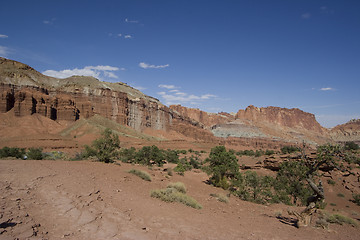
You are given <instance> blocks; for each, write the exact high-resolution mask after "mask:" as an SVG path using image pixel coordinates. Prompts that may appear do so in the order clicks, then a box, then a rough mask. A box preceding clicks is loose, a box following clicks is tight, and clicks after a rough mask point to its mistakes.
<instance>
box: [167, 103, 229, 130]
mask: <svg viewBox="0 0 360 240" xmlns="http://www.w3.org/2000/svg"><path fill="white" fill-rule="evenodd" d="M170 109H172V110H174V111H176V112H178V113H179V114H180V115H182V116H185V117H188V118H190V119H193V120H195V121H197V122H199V123H202V124H203V125H204V126H205V127H206V128H211V127H212V126H214V125H217V124H222V123H228V122H230V121H233V120H235V117H234V116H232V115H230V114H228V113H218V114H215V113H207V112H204V111H201V110H200V109H196V108H187V107H183V106H181V105H171V106H170Z"/></svg>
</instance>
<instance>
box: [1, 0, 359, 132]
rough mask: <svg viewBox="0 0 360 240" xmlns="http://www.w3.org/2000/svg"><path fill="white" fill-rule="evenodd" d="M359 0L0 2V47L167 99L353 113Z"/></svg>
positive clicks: (325, 118)
mask: <svg viewBox="0 0 360 240" xmlns="http://www.w3.org/2000/svg"><path fill="white" fill-rule="evenodd" d="M359 12H360V1H358V0H346V1H341V0H337V1H334V0H292V1H288V0H282V1H280V0H272V1H269V0H243V1H240V0H239V1H235V0H233V1H230V0H224V1H220V0H219V1H211V0H206V1H205V0H204V1H200V0H199V1H197V0H193V1H187V0H167V1H165V0H164V1H160V0H159V1H149V0H147V1H146V0H144V1H137V0H131V1H130V0H122V1H107V0H102V1H80V0H77V1H75V0H72V1H69V0H61V1H55V0H53V1H50V0H47V1H44V0H34V1H24V0H18V1H3V2H2V3H1V7H0V56H3V57H6V58H9V59H13V60H17V61H20V62H23V63H26V64H28V65H30V66H32V67H33V68H35V69H36V70H38V71H40V72H42V73H45V74H48V75H52V76H57V77H63V78H64V77H67V76H69V75H73V74H76V75H91V76H95V77H97V78H99V79H100V80H103V81H110V82H117V81H121V82H125V83H128V84H129V85H131V86H133V87H136V88H139V89H140V90H142V91H143V92H144V93H146V94H148V95H150V96H153V97H156V98H158V99H159V100H160V101H161V102H163V103H164V104H166V105H170V104H181V105H183V106H187V107H194V108H200V109H202V110H204V111H208V112H219V111H226V112H237V111H238V110H239V109H244V108H246V107H247V106H248V105H255V106H258V107H267V106H278V107H286V108H300V109H302V110H304V111H306V112H310V113H313V114H315V116H316V118H317V120H318V121H319V122H320V123H321V124H322V125H323V126H325V127H333V126H335V125H337V124H341V123H345V122H347V121H348V120H350V119H352V118H360V94H359V90H360V14H359Z"/></svg>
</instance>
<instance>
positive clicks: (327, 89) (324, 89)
mask: <svg viewBox="0 0 360 240" xmlns="http://www.w3.org/2000/svg"><path fill="white" fill-rule="evenodd" d="M334 90H335V89H334V88H331V87H324V88H320V91H334Z"/></svg>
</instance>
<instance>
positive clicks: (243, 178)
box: [230, 171, 286, 204]
mask: <svg viewBox="0 0 360 240" xmlns="http://www.w3.org/2000/svg"><path fill="white" fill-rule="evenodd" d="M274 182H275V179H274V178H273V177H270V176H258V175H257V173H256V172H254V171H246V172H245V173H244V174H241V173H238V174H236V176H235V177H234V178H233V179H232V181H231V188H230V189H231V192H232V194H234V195H235V196H237V197H239V198H240V199H242V200H245V201H250V202H255V203H259V204H265V203H278V202H280V201H281V200H280V199H282V200H283V199H286V197H281V196H280V197H279V196H277V195H276V194H275V190H274ZM283 202H285V201H284V200H283Z"/></svg>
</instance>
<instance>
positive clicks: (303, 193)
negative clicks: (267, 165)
mask: <svg viewBox="0 0 360 240" xmlns="http://www.w3.org/2000/svg"><path fill="white" fill-rule="evenodd" d="M308 170H309V169H308V167H306V166H305V164H304V163H303V162H298V161H288V162H283V163H282V164H281V165H280V169H279V171H278V173H277V175H276V182H275V190H276V191H277V193H278V194H279V195H283V194H284V193H285V194H287V195H289V196H291V197H292V198H293V204H296V203H297V201H298V200H300V201H301V203H302V204H303V205H305V204H306V202H307V199H308V198H309V197H310V196H311V195H312V190H311V188H310V187H309V186H308V184H307V182H306V173H307V172H308ZM282 192H283V193H282Z"/></svg>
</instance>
